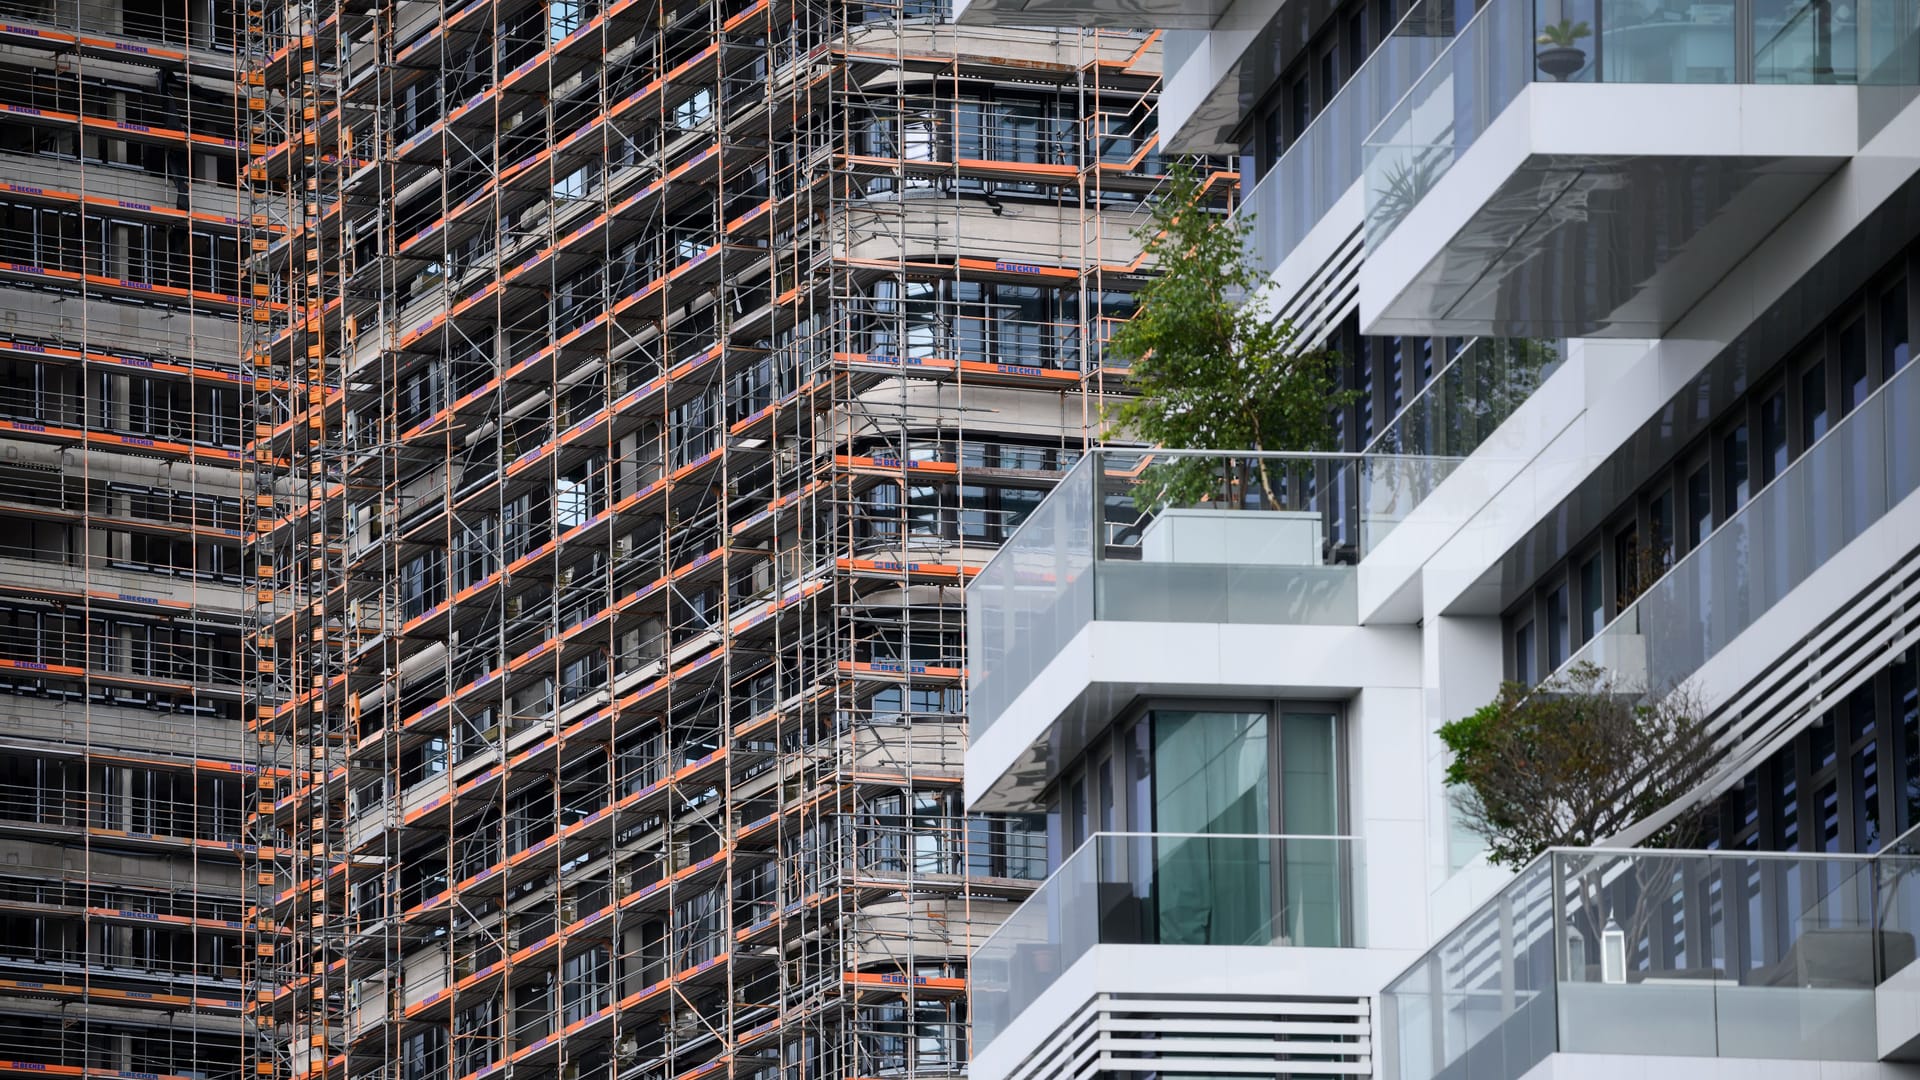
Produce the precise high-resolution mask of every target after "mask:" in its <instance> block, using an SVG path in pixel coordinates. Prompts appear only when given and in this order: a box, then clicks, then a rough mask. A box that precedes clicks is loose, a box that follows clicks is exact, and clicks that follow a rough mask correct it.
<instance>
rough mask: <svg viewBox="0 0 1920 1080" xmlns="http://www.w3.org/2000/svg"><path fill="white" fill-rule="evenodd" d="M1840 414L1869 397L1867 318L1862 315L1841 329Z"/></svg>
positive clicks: (1851, 409) (1843, 414) (1845, 412)
mask: <svg viewBox="0 0 1920 1080" xmlns="http://www.w3.org/2000/svg"><path fill="white" fill-rule="evenodd" d="M1840 397H1841V401H1840V415H1842V416H1845V415H1846V414H1848V413H1850V412H1852V411H1853V410H1855V409H1857V408H1859V407H1860V403H1861V402H1862V401H1865V400H1866V399H1867V320H1866V316H1864V315H1863V316H1861V317H1860V318H1857V319H1855V320H1853V321H1852V322H1850V323H1848V324H1847V326H1846V329H1844V330H1841V331H1840Z"/></svg>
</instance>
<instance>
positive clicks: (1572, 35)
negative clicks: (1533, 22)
mask: <svg viewBox="0 0 1920 1080" xmlns="http://www.w3.org/2000/svg"><path fill="white" fill-rule="evenodd" d="M1592 36H1593V27H1591V26H1588V25H1587V24H1586V23H1585V22H1574V21H1573V20H1571V19H1561V20H1560V21H1559V22H1557V23H1554V24H1552V25H1550V26H1547V27H1545V28H1543V29H1542V30H1541V31H1540V36H1539V37H1538V38H1536V39H1535V42H1536V44H1539V45H1542V46H1544V48H1542V49H1541V50H1540V51H1539V52H1537V53H1535V54H1534V57H1533V62H1534V63H1536V64H1538V65H1539V66H1540V70H1541V71H1543V72H1545V73H1547V74H1548V75H1551V76H1553V78H1554V81H1555V82H1566V81H1567V77H1568V76H1570V75H1572V74H1573V73H1574V72H1576V71H1579V70H1580V69H1581V68H1583V67H1586V66H1587V51H1586V50H1585V49H1582V48H1581V47H1580V46H1579V45H1577V44H1575V43H1576V42H1578V41H1579V40H1580V39H1581V38H1586V37H1592Z"/></svg>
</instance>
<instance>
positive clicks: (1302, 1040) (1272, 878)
mask: <svg viewBox="0 0 1920 1080" xmlns="http://www.w3.org/2000/svg"><path fill="white" fill-rule="evenodd" d="M1364 877H1365V875H1364V873H1363V870H1362V860H1361V848H1360V845H1359V843H1358V842H1357V841H1356V840H1354V839H1353V838H1351V837H1345V836H1272V835H1216V834H1207V835H1195V834H1173V833H1100V834H1097V835H1095V836H1093V837H1091V838H1089V839H1088V840H1087V842H1086V843H1085V844H1084V845H1082V846H1081V848H1080V849H1079V850H1078V851H1076V852H1075V853H1074V854H1073V855H1072V856H1070V857H1068V858H1067V860H1066V861H1065V862H1064V863H1063V864H1062V865H1061V867H1060V869H1059V870H1058V871H1056V872H1055V873H1054V875H1053V876H1052V877H1051V878H1049V879H1048V880H1047V882H1046V884H1044V885H1042V886H1041V887H1040V888H1039V890H1037V891H1036V892H1035V893H1034V894H1033V895H1032V896H1031V897H1029V898H1028V899H1027V901H1026V902H1025V903H1023V904H1022V905H1021V906H1020V908H1019V909H1018V910H1017V911H1015V912H1014V913H1013V914H1012V915H1011V916H1010V917H1008V919H1007V920H1006V922H1005V923H1003V924H1001V926H1000V927H999V928H998V929H997V930H995V931H994V933H993V934H992V936H990V937H988V938H987V940H986V941H985V942H983V943H982V944H981V945H980V947H979V948H978V949H977V950H975V952H974V954H973V959H972V963H971V965H970V968H969V970H970V975H969V990H970V991H971V1002H972V1010H973V1045H974V1056H973V1061H972V1065H971V1069H970V1072H971V1075H973V1076H974V1077H976V1078H979V1080H1003V1078H1016V1077H1027V1076H1038V1075H1047V1074H1049V1071H1050V1070H1051V1069H1052V1068H1055V1067H1057V1063H1058V1062H1060V1061H1062V1060H1069V1059H1072V1058H1074V1057H1075V1056H1077V1054H1078V1053H1079V1048H1080V1044H1082V1043H1083V1042H1085V1041H1086V1040H1088V1039H1095V1040H1097V1041H1099V1042H1100V1044H1101V1047H1102V1050H1103V1051H1104V1052H1106V1053H1108V1054H1110V1055H1111V1056H1112V1057H1113V1058H1114V1059H1116V1060H1119V1059H1126V1058H1132V1057H1153V1058H1155V1059H1156V1060H1157V1064H1158V1067H1159V1068H1162V1069H1169V1070H1172V1069H1176V1068H1177V1069H1179V1070H1180V1071H1181V1072H1194V1073H1208V1074H1213V1073H1234V1074H1240V1075H1262V1074H1264V1075H1273V1074H1274V1073H1276V1072H1279V1071H1281V1070H1283V1069H1285V1068H1286V1065H1285V1064H1284V1063H1285V1062H1286V1061H1288V1060H1290V1059H1296V1060H1297V1059H1298V1058H1299V1057H1300V1056H1302V1055H1311V1056H1312V1057H1313V1058H1314V1059H1315V1060H1318V1061H1324V1062H1327V1063H1328V1071H1330V1072H1340V1073H1345V1074H1349V1075H1352V1074H1357V1075H1367V1074H1368V1073H1370V1072H1371V1071H1372V1069H1371V1060H1372V1056H1373V1047H1374V1044H1375V1039H1374V1038H1373V1035H1372V1027H1373V1026H1372V1023H1371V1017H1370V1013H1371V1011H1372V1010H1371V1009H1370V1008H1369V1007H1368V998H1369V996H1370V995H1372V994H1373V993H1374V992H1375V991H1377V990H1378V989H1379V988H1380V987H1381V986H1382V985H1383V984H1384V981H1385V979H1386V978H1387V977H1389V976H1390V975H1391V974H1392V973H1393V972H1394V971H1396V970H1398V969H1399V968H1400V967H1401V966H1404V965H1405V964H1406V963H1407V961H1408V960H1409V959H1411V957H1412V952H1411V951H1410V950H1394V949H1387V950H1378V949H1371V948H1367V947H1365V946H1366V943H1367V934H1366V915H1365V910H1364V905H1363V902H1362V896H1363V894H1364V889H1363V888H1362V884H1363V881H1364ZM1115 996H1123V997H1125V998H1126V1000H1125V1002H1124V1005H1123V1006H1118V1007H1116V1006H1115V1005H1113V1004H1112V1003H1111V1002H1112V998H1113V997H1115Z"/></svg>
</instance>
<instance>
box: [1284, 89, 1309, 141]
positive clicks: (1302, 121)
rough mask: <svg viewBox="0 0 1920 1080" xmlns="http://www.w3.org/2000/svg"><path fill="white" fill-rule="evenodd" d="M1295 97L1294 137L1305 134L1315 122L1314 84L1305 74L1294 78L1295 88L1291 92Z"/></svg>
mask: <svg viewBox="0 0 1920 1080" xmlns="http://www.w3.org/2000/svg"><path fill="white" fill-rule="evenodd" d="M1289 93H1290V94H1291V95H1292V98H1293V136H1292V137H1293V138H1295V139H1297V138H1299V137H1300V136H1301V135H1304V134H1305V133H1306V130H1307V125H1308V124H1311V123H1313V86H1312V84H1310V83H1309V82H1307V77H1306V76H1305V75H1302V76H1300V77H1299V78H1297V79H1295V80H1293V89H1292V90H1291V91H1290V92H1289Z"/></svg>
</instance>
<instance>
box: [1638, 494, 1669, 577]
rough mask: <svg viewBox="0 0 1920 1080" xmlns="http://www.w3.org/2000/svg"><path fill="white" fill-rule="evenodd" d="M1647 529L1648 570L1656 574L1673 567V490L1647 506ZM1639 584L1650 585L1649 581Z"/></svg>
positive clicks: (1656, 497)
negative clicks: (1648, 543)
mask: <svg viewBox="0 0 1920 1080" xmlns="http://www.w3.org/2000/svg"><path fill="white" fill-rule="evenodd" d="M1647 528H1648V530H1649V534H1648V535H1649V538H1650V539H1651V540H1652V542H1653V551H1652V552H1651V556H1652V563H1653V565H1652V566H1651V567H1649V570H1651V571H1652V572H1653V573H1655V574H1657V573H1659V572H1660V571H1662V570H1664V569H1666V568H1667V567H1669V566H1672V565H1673V490H1672V489H1671V488H1669V489H1668V490H1666V491H1663V492H1661V493H1660V494H1658V495H1655V496H1654V497H1653V499H1652V501H1651V502H1649V503H1648V504H1647ZM1641 584H1643V585H1646V584H1651V581H1646V582H1642V583H1641Z"/></svg>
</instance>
